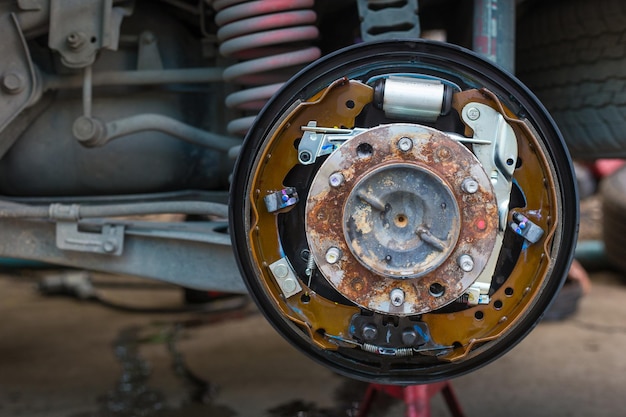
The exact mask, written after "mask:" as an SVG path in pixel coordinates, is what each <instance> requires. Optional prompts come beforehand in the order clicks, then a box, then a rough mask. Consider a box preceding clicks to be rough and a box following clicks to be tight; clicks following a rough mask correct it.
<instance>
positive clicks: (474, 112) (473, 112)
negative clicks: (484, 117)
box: [467, 107, 480, 120]
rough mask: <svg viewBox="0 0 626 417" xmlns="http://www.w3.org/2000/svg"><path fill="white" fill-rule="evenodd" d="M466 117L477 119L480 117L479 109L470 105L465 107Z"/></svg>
mask: <svg viewBox="0 0 626 417" xmlns="http://www.w3.org/2000/svg"><path fill="white" fill-rule="evenodd" d="M467 118H468V119H470V120H478V119H479V118H480V110H478V109H477V108H476V107H470V108H469V109H467Z"/></svg>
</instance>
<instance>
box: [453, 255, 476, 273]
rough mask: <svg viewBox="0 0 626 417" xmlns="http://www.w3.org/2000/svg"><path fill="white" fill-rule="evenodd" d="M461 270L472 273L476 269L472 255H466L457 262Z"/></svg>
mask: <svg viewBox="0 0 626 417" xmlns="http://www.w3.org/2000/svg"><path fill="white" fill-rule="evenodd" d="M457 262H458V264H459V266H460V267H461V269H462V270H463V271H465V272H471V271H472V269H474V259H472V257H471V256H470V255H467V254H464V255H461V256H459V259H458V260H457Z"/></svg>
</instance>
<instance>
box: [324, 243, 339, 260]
mask: <svg viewBox="0 0 626 417" xmlns="http://www.w3.org/2000/svg"><path fill="white" fill-rule="evenodd" d="M339 258H341V250H339V248H336V247H334V246H333V247H332V248H329V249H328V250H327V251H326V262H328V263H329V264H334V263H337V261H338V260H339Z"/></svg>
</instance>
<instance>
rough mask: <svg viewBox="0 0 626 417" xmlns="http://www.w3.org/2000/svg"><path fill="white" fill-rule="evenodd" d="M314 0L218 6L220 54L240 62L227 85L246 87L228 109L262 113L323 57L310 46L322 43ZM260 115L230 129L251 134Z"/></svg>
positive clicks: (236, 1)
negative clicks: (286, 86) (284, 87)
mask: <svg viewBox="0 0 626 417" xmlns="http://www.w3.org/2000/svg"><path fill="white" fill-rule="evenodd" d="M313 3H314V0H272V1H263V0H261V1H248V0H216V1H215V2H214V3H213V7H214V8H215V10H216V11H217V14H216V16H215V22H216V23H217V25H218V26H219V30H218V32H217V36H218V40H219V42H220V48H219V51H220V53H221V54H222V55H223V56H225V57H231V58H235V59H237V60H238V61H239V62H237V63H235V64H233V65H231V66H229V67H228V68H226V70H225V71H224V80H225V81H227V82H232V83H235V84H239V85H242V86H243V87H244V88H243V89H242V90H241V91H237V92H235V93H232V94H230V95H229V96H228V97H227V98H226V106H227V107H228V108H234V109H238V110H241V111H243V112H247V113H248V114H250V113H256V112H257V111H258V110H260V109H261V108H262V107H263V105H264V104H265V102H266V101H267V100H268V99H269V98H270V97H271V96H272V95H273V94H274V93H275V92H276V91H278V89H279V88H280V87H281V86H282V84H283V83H284V82H285V81H286V80H288V79H289V78H290V77H291V76H292V75H293V74H294V73H295V68H296V67H299V66H303V65H305V64H308V63H310V62H313V61H315V60H316V59H317V58H319V57H320V56H321V52H320V50H319V49H318V48H317V47H314V46H310V42H311V41H312V40H314V39H316V38H317V36H318V34H319V31H318V29H317V27H316V26H315V22H316V19H317V15H316V13H315V12H314V11H313V10H312V7H313ZM303 45H305V46H304V47H303ZM255 117H256V114H254V115H252V116H246V117H242V118H240V119H236V120H233V121H231V122H230V123H229V124H228V128H227V129H228V132H229V133H232V134H245V133H246V132H247V131H248V129H249V127H250V126H251V125H252V122H253V121H254V118H255Z"/></svg>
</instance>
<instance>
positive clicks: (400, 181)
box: [306, 124, 498, 316]
mask: <svg viewBox="0 0 626 417" xmlns="http://www.w3.org/2000/svg"><path fill="white" fill-rule="evenodd" d="M407 138H408V139H410V140H411V141H412V146H410V147H408V146H407V143H406V142H407ZM407 148H409V149H407ZM336 173H341V175H342V176H343V178H344V181H343V183H342V184H341V185H340V186H338V187H332V186H330V185H329V181H328V178H329V177H330V176H331V175H333V174H336ZM467 178H472V179H474V180H475V181H476V183H477V184H478V189H477V191H476V192H475V193H471V194H468V193H466V192H464V191H463V186H462V184H463V181H464V180H466V179H467ZM306 204H307V206H306V213H307V215H306V216H307V217H306V231H307V240H308V243H309V246H310V248H311V252H312V255H313V256H314V258H315V260H316V263H317V264H318V268H319V269H320V271H321V272H322V274H323V275H324V277H325V278H326V280H327V281H328V282H329V283H330V284H331V285H332V286H333V287H334V288H335V289H337V291H339V292H340V293H341V294H343V295H344V296H345V297H346V298H348V299H349V300H351V301H353V302H354V303H356V304H357V305H359V306H361V307H363V308H366V309H369V310H373V311H376V312H380V313H383V314H394V315H401V316H406V315H415V314H422V313H427V312H429V311H432V310H435V309H438V308H440V307H442V306H444V305H446V304H448V303H450V302H452V301H454V300H455V299H457V298H458V297H460V296H461V295H463V293H464V292H465V290H466V289H467V288H468V287H469V286H470V285H471V284H472V283H473V282H474V281H475V280H476V278H477V277H478V275H479V274H480V272H481V271H482V269H483V268H484V266H485V264H486V263H487V260H488V259H489V256H491V252H492V249H493V247H494V242H495V238H496V230H497V225H498V216H497V204H496V200H495V196H494V193H493V188H492V186H491V182H490V180H489V178H488V176H487V174H486V173H485V172H484V170H483V169H482V167H481V165H480V163H479V161H478V160H477V159H476V157H475V156H474V155H473V154H472V153H471V152H470V151H469V150H468V149H467V148H466V147H465V146H463V145H461V144H460V143H458V142H456V141H454V140H453V139H451V138H450V137H449V136H447V135H446V134H444V133H442V132H440V131H438V130H435V129H432V128H428V127H425V126H418V125H413V124H394V125H385V126H380V127H377V128H373V129H370V130H368V131H366V132H364V133H362V134H360V135H357V136H355V137H354V138H352V139H350V140H348V141H347V142H346V143H344V144H343V146H342V147H341V148H340V149H338V150H337V151H336V152H335V153H333V154H332V155H331V156H330V157H328V159H327V160H326V161H325V162H324V163H323V164H322V166H321V168H320V169H319V171H318V172H317V174H316V176H315V179H314V180H313V184H312V186H311V189H310V192H309V196H308V200H307V203H306ZM476 224H480V225H484V226H485V227H476ZM331 247H336V248H338V249H339V250H340V251H341V254H342V256H341V258H340V259H339V260H338V261H336V262H334V263H332V264H331V263H329V262H327V261H326V259H325V256H324V254H325V253H326V252H327V250H328V249H329V248H331ZM464 254H468V255H470V256H471V257H472V259H473V260H474V268H473V269H472V270H471V271H463V270H462V269H461V268H460V267H459V265H458V262H457V259H458V257H459V256H461V255H464ZM433 285H434V286H435V287H436V288H441V289H442V290H441V291H438V292H437V293H436V294H435V295H433V293H432V291H431V286H433ZM395 290H401V291H402V292H403V293H404V299H403V302H402V303H399V302H397V301H396V302H394V299H393V297H392V295H391V294H392V292H393V291H395ZM396 292H398V291H396Z"/></svg>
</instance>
